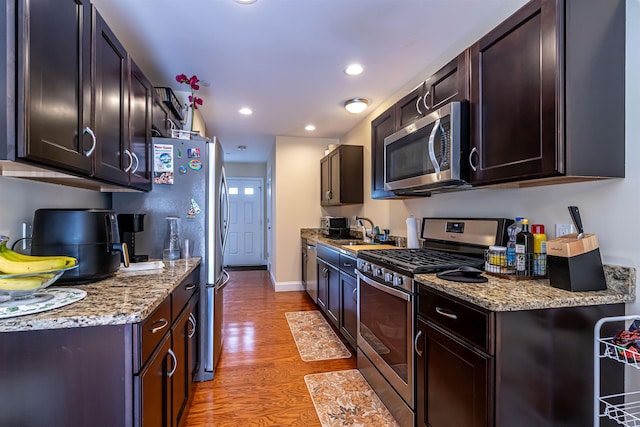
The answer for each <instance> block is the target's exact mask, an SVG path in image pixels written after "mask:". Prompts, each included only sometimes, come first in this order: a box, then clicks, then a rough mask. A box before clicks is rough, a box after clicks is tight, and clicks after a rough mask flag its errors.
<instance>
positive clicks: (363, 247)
mask: <svg viewBox="0 0 640 427" xmlns="http://www.w3.org/2000/svg"><path fill="white" fill-rule="evenodd" d="M342 247H343V248H345V249H349V250H351V251H355V252H358V251H363V250H371V249H402V248H401V247H399V246H393V245H342Z"/></svg>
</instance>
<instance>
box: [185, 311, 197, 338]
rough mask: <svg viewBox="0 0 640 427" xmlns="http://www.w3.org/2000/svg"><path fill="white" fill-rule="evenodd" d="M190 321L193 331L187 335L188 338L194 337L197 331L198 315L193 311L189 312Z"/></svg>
mask: <svg viewBox="0 0 640 427" xmlns="http://www.w3.org/2000/svg"><path fill="white" fill-rule="evenodd" d="M189 323H191V331H190V332H189V334H188V335H187V338H192V337H193V336H194V335H195V333H196V316H194V315H193V313H189Z"/></svg>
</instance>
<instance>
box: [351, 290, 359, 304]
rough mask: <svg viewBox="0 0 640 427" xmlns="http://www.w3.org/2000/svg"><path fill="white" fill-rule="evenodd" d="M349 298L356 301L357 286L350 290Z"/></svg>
mask: <svg viewBox="0 0 640 427" xmlns="http://www.w3.org/2000/svg"><path fill="white" fill-rule="evenodd" d="M351 299H353V300H354V301H358V288H353V292H351Z"/></svg>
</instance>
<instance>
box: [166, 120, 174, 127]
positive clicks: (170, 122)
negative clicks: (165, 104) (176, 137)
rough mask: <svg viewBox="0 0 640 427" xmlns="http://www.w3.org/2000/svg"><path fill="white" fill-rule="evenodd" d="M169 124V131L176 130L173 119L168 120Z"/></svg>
mask: <svg viewBox="0 0 640 427" xmlns="http://www.w3.org/2000/svg"><path fill="white" fill-rule="evenodd" d="M166 120H167V121H168V122H169V129H175V128H176V124H175V123H174V122H173V120H171V119H166Z"/></svg>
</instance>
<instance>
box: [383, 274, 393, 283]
mask: <svg viewBox="0 0 640 427" xmlns="http://www.w3.org/2000/svg"><path fill="white" fill-rule="evenodd" d="M384 281H385V282H389V283H393V273H385V275H384Z"/></svg>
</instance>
